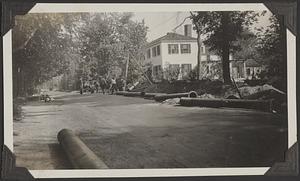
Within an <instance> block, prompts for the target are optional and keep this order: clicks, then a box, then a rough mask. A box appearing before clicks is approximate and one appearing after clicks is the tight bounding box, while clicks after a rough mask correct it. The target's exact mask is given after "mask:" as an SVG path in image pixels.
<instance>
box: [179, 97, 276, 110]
mask: <svg viewBox="0 0 300 181" xmlns="http://www.w3.org/2000/svg"><path fill="white" fill-rule="evenodd" d="M179 103H180V105H182V106H200V107H213V108H218V107H230V108H245V109H256V110H261V111H266V112H271V111H272V101H266V100H241V99H203V98H181V99H180V102H179Z"/></svg>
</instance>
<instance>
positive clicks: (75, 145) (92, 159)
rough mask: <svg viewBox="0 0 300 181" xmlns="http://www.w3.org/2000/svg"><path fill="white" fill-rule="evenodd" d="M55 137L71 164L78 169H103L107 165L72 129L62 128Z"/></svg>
mask: <svg viewBox="0 0 300 181" xmlns="http://www.w3.org/2000/svg"><path fill="white" fill-rule="evenodd" d="M57 139H58V141H59V143H60V145H61V146H62V148H63V150H64V151H65V153H66V155H67V157H68V159H69V160H70V162H71V164H72V165H73V166H74V167H75V168H78V169H104V168H108V167H107V165H106V164H105V163H104V162H103V161H102V160H101V159H100V158H98V157H97V155H95V153H94V152H93V151H92V150H90V149H89V148H88V147H87V146H86V145H85V144H84V143H83V142H82V141H81V139H79V137H78V136H76V135H75V134H74V132H73V131H72V130H69V129H62V130H61V131H59V133H58V135H57Z"/></svg>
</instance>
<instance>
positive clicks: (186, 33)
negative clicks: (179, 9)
mask: <svg viewBox="0 0 300 181" xmlns="http://www.w3.org/2000/svg"><path fill="white" fill-rule="evenodd" d="M184 36H189V37H192V25H191V24H186V25H184Z"/></svg>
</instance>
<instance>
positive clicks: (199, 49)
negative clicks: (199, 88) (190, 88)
mask: <svg viewBox="0 0 300 181" xmlns="http://www.w3.org/2000/svg"><path fill="white" fill-rule="evenodd" d="M200 35H201V33H200V31H198V32H197V45H198V56H197V80H200V78H201V77H200V68H201V37H200Z"/></svg>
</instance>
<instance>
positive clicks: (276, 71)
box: [257, 15, 287, 90]
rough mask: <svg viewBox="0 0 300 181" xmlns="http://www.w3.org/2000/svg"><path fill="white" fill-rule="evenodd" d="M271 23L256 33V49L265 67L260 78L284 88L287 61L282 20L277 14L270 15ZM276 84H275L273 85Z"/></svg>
mask: <svg viewBox="0 0 300 181" xmlns="http://www.w3.org/2000/svg"><path fill="white" fill-rule="evenodd" d="M270 22H271V24H270V25H269V26H268V27H266V28H265V29H259V30H258V33H257V37H258V46H257V51H258V52H259V54H260V55H261V56H262V60H263V64H264V65H266V69H265V70H264V72H262V74H261V76H262V78H265V79H268V80H271V79H274V81H275V82H270V83H272V84H274V86H276V87H278V88H280V89H282V90H286V86H287V85H286V82H287V77H286V76H287V62H286V60H285V58H284V54H285V53H284V52H285V34H284V31H283V28H284V26H283V22H282V20H281V19H280V17H279V16H277V15H273V16H271V17H270ZM275 84H276V85H275Z"/></svg>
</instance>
